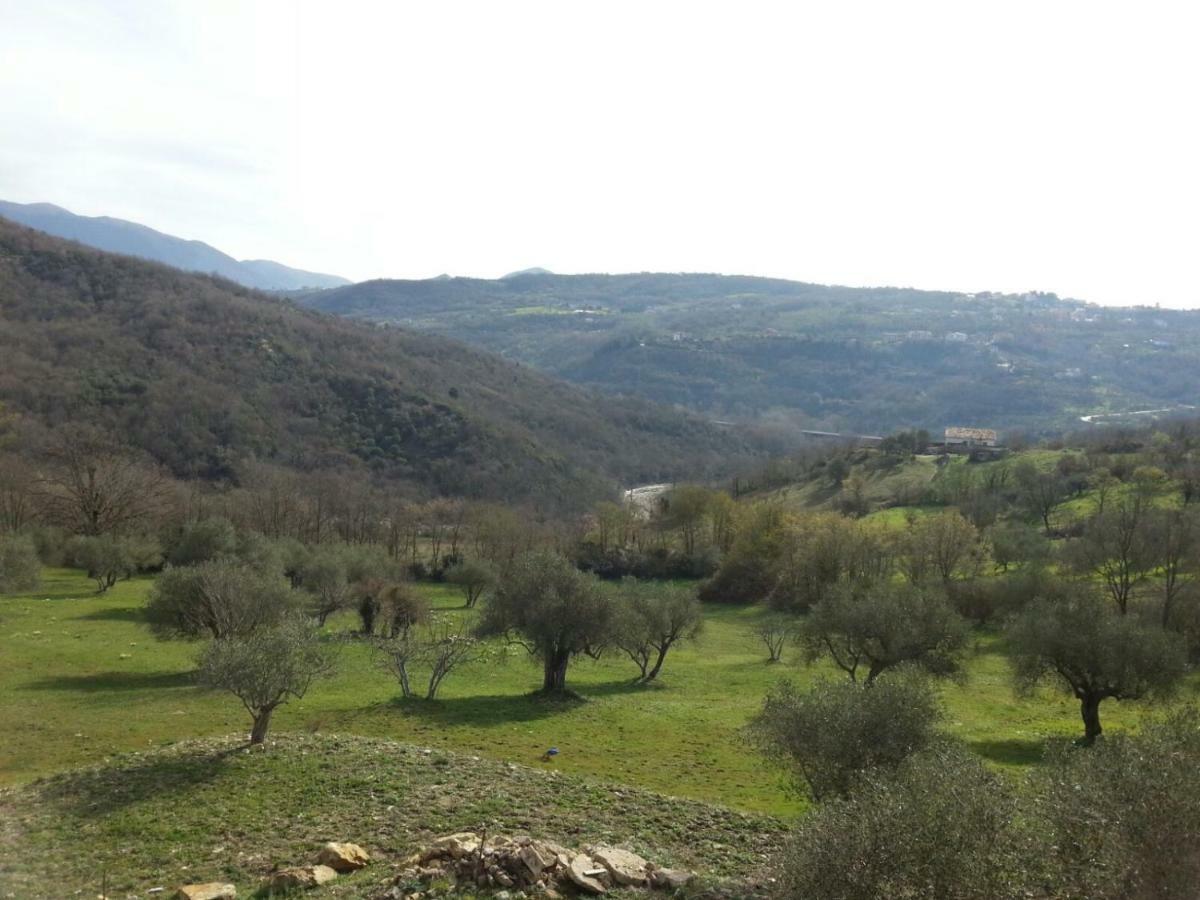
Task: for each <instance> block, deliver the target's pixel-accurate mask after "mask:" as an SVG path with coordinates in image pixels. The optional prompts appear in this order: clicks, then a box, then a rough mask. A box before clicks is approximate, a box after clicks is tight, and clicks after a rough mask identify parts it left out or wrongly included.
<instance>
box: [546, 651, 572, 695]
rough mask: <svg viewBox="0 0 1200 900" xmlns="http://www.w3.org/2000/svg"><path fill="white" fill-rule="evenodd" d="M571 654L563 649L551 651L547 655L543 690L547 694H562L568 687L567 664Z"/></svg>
mask: <svg viewBox="0 0 1200 900" xmlns="http://www.w3.org/2000/svg"><path fill="white" fill-rule="evenodd" d="M570 661H571V655H570V654H569V653H564V652H562V651H557V652H555V653H551V654H549V655H548V656H547V657H546V661H545V669H544V677H543V679H542V691H543V692H545V693H547V694H561V693H562V692H563V691H565V690H566V689H567V664H568V663H569V662H570Z"/></svg>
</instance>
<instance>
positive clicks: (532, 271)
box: [500, 266, 554, 281]
mask: <svg viewBox="0 0 1200 900" xmlns="http://www.w3.org/2000/svg"><path fill="white" fill-rule="evenodd" d="M553 274H554V273H553V272H551V271H550V270H549V269H542V268H539V267H537V266H534V267H533V268H532V269H521V270H519V271H517V272H509V273H508V274H507V275H503V276H501V278H500V280H501V281H507V280H508V279H509V278H521V277H523V276H525V275H553Z"/></svg>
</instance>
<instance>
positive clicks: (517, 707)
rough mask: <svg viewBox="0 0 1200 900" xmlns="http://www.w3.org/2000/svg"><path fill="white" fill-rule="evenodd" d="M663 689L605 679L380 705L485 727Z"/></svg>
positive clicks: (398, 700)
mask: <svg viewBox="0 0 1200 900" xmlns="http://www.w3.org/2000/svg"><path fill="white" fill-rule="evenodd" d="M663 688H665V685H659V684H648V685H643V684H638V683H635V682H633V681H631V680H622V681H606V682H602V683H600V684H587V685H580V688H579V690H578V691H574V690H571V691H568V692H567V693H566V694H543V693H541V692H540V691H539V692H535V693H532V694H516V695H514V694H489V695H483V696H471V697H450V698H439V699H437V700H424V699H420V698H413V699H405V698H403V697H397V698H396V699H394V700H389V701H387V702H386V703H383V704H381V707H383V708H390V709H399V710H402V711H403V712H404V714H405V715H410V716H413V717H415V718H419V719H423V720H425V721H428V722H432V723H436V724H439V725H470V726H474V727H478V728H488V727H491V726H497V725H511V724H512V723H514V722H533V721H537V720H539V719H548V718H550V717H552V716H556V715H560V714H562V713H566V712H570V711H571V710H573V709H577V708H578V707H579V705H580V704H582V703H586V702H587V701H588V700H589V699H592V698H600V697H609V696H614V695H620V694H629V693H642V692H646V691H656V690H661V689H663Z"/></svg>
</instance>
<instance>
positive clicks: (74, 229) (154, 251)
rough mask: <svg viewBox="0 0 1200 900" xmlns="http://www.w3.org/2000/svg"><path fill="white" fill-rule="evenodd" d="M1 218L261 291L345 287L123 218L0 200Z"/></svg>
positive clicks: (333, 277)
mask: <svg viewBox="0 0 1200 900" xmlns="http://www.w3.org/2000/svg"><path fill="white" fill-rule="evenodd" d="M0 216H4V217H5V218H7V219H11V220H12V221H14V222H16V223H18V224H19V225H25V226H27V227H29V228H36V229H37V230H38V231H44V232H46V233H47V234H51V235H54V236H55V237H61V238H66V239H68V240H72V241H79V243H81V244H86V245H87V246H89V247H94V248H96V249H97V250H106V251H108V252H109V253H124V254H125V255H126V256H136V257H139V258H141V259H149V260H153V261H154V262H160V263H164V264H166V265H168V266H174V267H175V268H177V269H184V270H185V271H188V272H203V273H204V274H206V275H220V276H221V277H222V278H228V279H229V280H230V281H236V282H237V283H238V284H241V285H244V286H246V287H252V288H258V289H260V290H268V291H292V290H300V289H303V288H332V287H338V286H339V285H345V284H349V283H350V282H349V281H348V280H347V279H345V278H341V277H339V276H337V275H323V274H321V273H319V272H306V271H304V270H303V269H293V268H292V267H291V266H285V265H283V264H282V263H277V262H272V261H271V260H268V259H247V260H241V261H239V260H236V259H234V258H233V257H232V256H229V255H228V254H226V253H222V252H221V251H220V250H218V249H216V248H215V247H210V246H209V245H208V244H205V243H204V242H203V241H189V240H185V239H183V238H178V237H174V236H173V235H169V234H163V233H162V232H161V231H155V230H154V229H153V228H147V227H146V226H145V225H139V224H137V223H136V222H127V221H125V220H124V219H113V218H110V217H109V216H79V215H76V214H75V213H72V212H70V211H68V210H65V209H63V208H62V207H60V206H54V205H53V204H51V203H10V202H8V201H4V200H0Z"/></svg>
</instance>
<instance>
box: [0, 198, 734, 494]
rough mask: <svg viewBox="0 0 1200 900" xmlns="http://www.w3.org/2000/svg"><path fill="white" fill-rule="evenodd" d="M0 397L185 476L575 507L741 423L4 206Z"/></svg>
mask: <svg viewBox="0 0 1200 900" xmlns="http://www.w3.org/2000/svg"><path fill="white" fill-rule="evenodd" d="M0 358H3V359H4V366H3V367H2V368H0V403H3V404H4V405H5V406H6V407H7V408H8V409H9V410H10V411H12V412H16V413H18V414H23V415H24V417H25V418H26V419H27V421H28V422H29V423H30V424H32V425H33V426H36V427H41V428H49V427H54V426H56V425H59V424H60V423H64V422H70V423H71V424H72V425H73V426H74V425H79V424H90V425H93V426H97V427H100V428H103V429H105V430H106V431H108V432H109V433H110V434H111V435H112V436H114V437H116V438H118V439H121V440H124V441H126V442H128V443H130V444H132V445H134V446H136V447H140V448H142V449H144V450H146V451H147V452H148V453H150V454H151V455H152V456H153V457H155V458H156V459H157V460H159V461H160V462H161V463H162V464H164V465H165V466H167V467H169V468H170V469H171V470H172V471H173V472H174V473H175V474H176V475H179V476H182V477H203V478H230V477H234V476H235V475H236V472H237V469H238V466H239V465H240V464H241V463H243V462H245V461H247V460H249V459H257V460H265V461H268V462H272V463H276V464H278V465H283V466H289V467H293V468H296V469H301V470H305V471H308V470H312V469H352V470H357V471H369V472H371V473H372V474H374V475H376V476H378V477H380V478H386V479H391V480H395V481H403V482H408V483H410V484H412V485H414V486H415V487H417V488H418V489H420V490H423V491H432V492H440V493H445V494H455V495H463V496H474V497H484V498H496V499H506V500H538V501H540V502H546V503H550V504H555V505H579V504H582V503H585V502H588V501H589V500H592V499H595V498H597V497H600V496H605V495H609V494H611V493H612V492H613V491H615V489H616V487H617V485H618V483H625V484H629V483H637V482H645V481H659V480H663V479H670V478H674V477H683V476H693V477H695V476H702V475H704V474H707V473H709V472H711V471H715V470H717V469H718V468H719V467H722V466H725V465H729V464H732V463H734V462H736V461H737V460H738V459H739V458H745V456H746V455H747V454H748V453H749V452H750V450H751V448H750V447H749V445H748V444H747V443H746V442H745V441H744V440H742V439H741V438H739V437H738V436H736V435H733V434H731V433H729V432H727V431H723V430H721V429H719V428H716V427H713V426H710V425H707V424H705V423H703V422H700V421H698V420H696V419H693V418H689V417H688V416H685V415H683V414H680V413H675V412H672V411H670V410H667V409H663V408H661V407H655V406H653V405H651V404H648V403H645V402H641V401H617V400H611V399H607V398H604V397H602V396H596V395H593V394H591V393H589V392H587V391H584V390H580V389H578V388H575V387H571V386H569V385H566V384H563V383H561V382H558V381H555V380H553V379H551V378H549V377H546V376H543V375H540V374H537V373H535V372H532V371H530V370H528V369H526V368H524V367H522V366H520V365H518V364H515V363H512V362H506V361H503V360H501V359H499V358H497V357H494V356H491V355H489V354H485V353H480V352H478V351H476V350H472V349H470V348H468V347H466V346H463V345H461V344H459V343H456V342H454V341H451V340H448V339H444V338H438V337H433V336H429V335H422V334H415V333H412V332H409V331H405V330H400V329H390V328H389V329H379V328H371V327H367V326H364V325H361V324H358V323H353V322H348V321H345V320H342V319H336V318H331V317H327V316H323V315H320V314H318V313H314V312H308V311H305V310H301V309H298V308H296V307H295V306H294V305H292V304H291V303H289V302H285V301H283V300H278V299H275V298H272V297H269V296H267V295H263V294H258V293H255V292H252V291H249V290H246V289H241V288H238V287H236V286H234V285H231V284H229V283H226V282H222V281H217V280H214V279H211V278H206V277H202V276H198V275H190V274H185V273H183V272H180V271H178V270H174V269H170V268H167V267H164V266H159V265H155V264H151V263H146V262H142V261H139V260H135V259H132V258H129V257H124V256H114V255H108V254H104V253H99V252H96V251H92V250H88V249H85V248H81V247H79V246H77V245H73V244H69V243H67V242H64V241H61V240H58V239H56V238H51V237H47V236H45V235H42V234H38V233H36V232H34V231H30V230H28V229H24V228H21V227H19V226H16V225H12V224H10V223H7V222H3V221H0Z"/></svg>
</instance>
